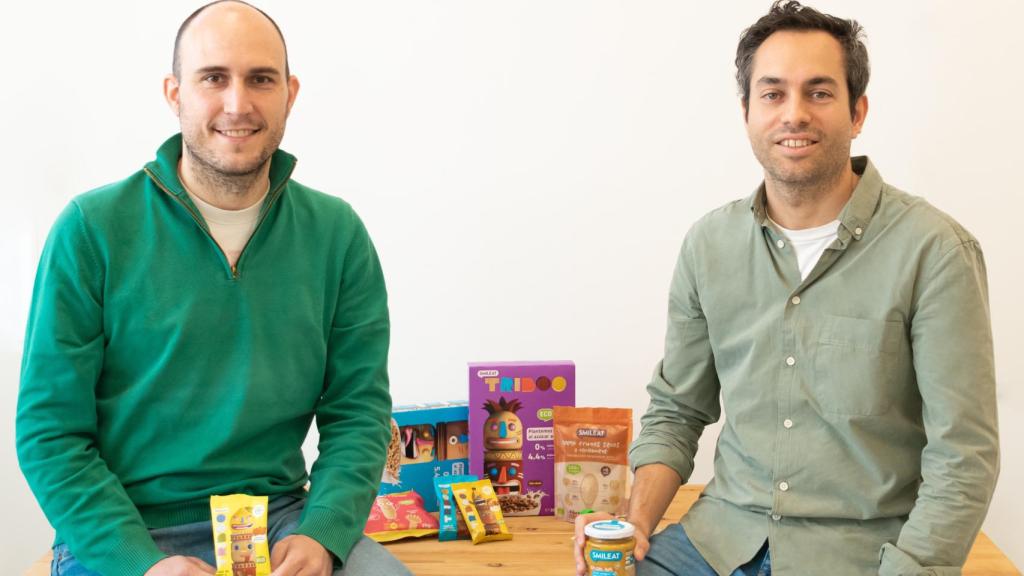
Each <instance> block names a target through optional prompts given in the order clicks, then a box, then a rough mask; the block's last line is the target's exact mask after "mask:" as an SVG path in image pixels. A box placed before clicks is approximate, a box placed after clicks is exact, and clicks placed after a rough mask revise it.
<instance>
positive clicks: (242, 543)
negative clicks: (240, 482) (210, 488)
mask: <svg viewBox="0 0 1024 576" xmlns="http://www.w3.org/2000/svg"><path fill="white" fill-rule="evenodd" d="M210 516H211V519H212V521H213V522H212V525H213V546H214V557H215V558H216V559H217V576H269V574H270V548H269V546H268V544H267V497H266V496H249V495H248V494H232V495H230V496H211V497H210Z"/></svg>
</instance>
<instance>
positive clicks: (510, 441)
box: [483, 396, 523, 494]
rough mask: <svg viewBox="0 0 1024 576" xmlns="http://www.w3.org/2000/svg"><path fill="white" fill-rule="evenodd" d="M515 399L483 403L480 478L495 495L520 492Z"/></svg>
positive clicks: (520, 427)
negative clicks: (486, 480)
mask: <svg viewBox="0 0 1024 576" xmlns="http://www.w3.org/2000/svg"><path fill="white" fill-rule="evenodd" d="M520 408H522V403H521V402H520V401H519V400H518V399H512V400H505V397H504V396H502V397H501V398H499V399H498V401H497V402H495V401H494V400H487V401H486V402H484V410H486V411H487V413H488V414H489V416H488V417H487V420H485V421H484V430H483V432H484V434H483V438H484V474H486V475H487V477H488V478H490V480H491V485H492V486H494V491H495V492H496V493H498V494H515V493H519V492H521V491H522V488H523V423H522V421H521V420H519V416H516V412H518V411H519V409H520Z"/></svg>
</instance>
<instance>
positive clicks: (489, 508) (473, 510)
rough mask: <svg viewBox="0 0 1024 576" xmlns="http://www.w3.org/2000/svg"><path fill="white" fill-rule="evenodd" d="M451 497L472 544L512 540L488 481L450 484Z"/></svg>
mask: <svg viewBox="0 0 1024 576" xmlns="http://www.w3.org/2000/svg"><path fill="white" fill-rule="evenodd" d="M452 495H453V496H454V497H455V502H456V503H457V504H458V506H459V511H460V512H461V513H462V518H463V519H464V520H465V521H466V526H467V527H468V528H469V537H470V538H472V539H473V544H479V543H481V542H491V541H493V540H509V539H511V538H512V533H511V532H509V531H508V526H506V525H505V517H504V516H502V514H501V506H500V505H498V497H497V495H495V493H494V488H493V487H492V486H491V481H490V480H488V479H484V480H476V481H475V482H458V483H455V484H452Z"/></svg>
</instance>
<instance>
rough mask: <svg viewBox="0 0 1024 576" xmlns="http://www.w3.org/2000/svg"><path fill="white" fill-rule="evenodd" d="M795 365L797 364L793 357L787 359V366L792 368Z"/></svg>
mask: <svg viewBox="0 0 1024 576" xmlns="http://www.w3.org/2000/svg"><path fill="white" fill-rule="evenodd" d="M793 364H796V358H793V357H792V356H790V357H789V358H786V366H792V365H793Z"/></svg>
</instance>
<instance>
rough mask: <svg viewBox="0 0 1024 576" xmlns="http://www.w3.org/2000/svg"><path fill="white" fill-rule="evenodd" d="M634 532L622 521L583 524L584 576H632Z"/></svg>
mask: <svg viewBox="0 0 1024 576" xmlns="http://www.w3.org/2000/svg"><path fill="white" fill-rule="evenodd" d="M635 532H636V528H634V527H633V525H632V524H630V523H629V522H625V521H623V520H598V521H597V522H591V523H590V524H587V525H586V527H585V528H584V529H583V534H584V535H586V537H587V544H586V546H584V548H583V557H584V560H585V561H586V563H587V576H635V575H636V560H634V558H633V547H634V546H636V540H635V539H634V538H633V534H634V533H635Z"/></svg>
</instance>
